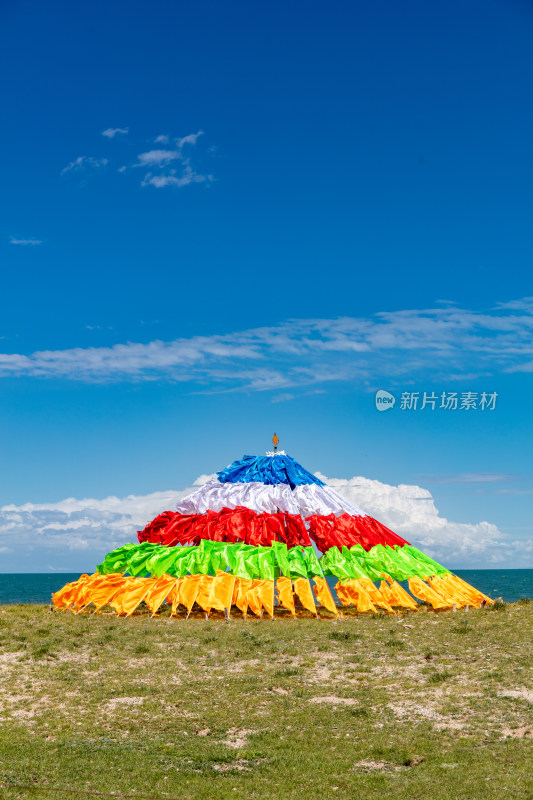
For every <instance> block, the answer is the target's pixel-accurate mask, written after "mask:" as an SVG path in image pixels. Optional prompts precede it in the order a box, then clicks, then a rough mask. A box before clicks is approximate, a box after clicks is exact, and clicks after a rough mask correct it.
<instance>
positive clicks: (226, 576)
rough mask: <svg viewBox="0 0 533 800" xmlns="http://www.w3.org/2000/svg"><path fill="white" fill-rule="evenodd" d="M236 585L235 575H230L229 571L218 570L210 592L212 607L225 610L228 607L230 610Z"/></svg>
mask: <svg viewBox="0 0 533 800" xmlns="http://www.w3.org/2000/svg"><path fill="white" fill-rule="evenodd" d="M234 585H235V577H234V576H233V575H230V573H229V572H224V571H223V570H221V569H219V570H217V574H216V576H215V578H214V579H213V583H212V584H211V592H210V594H209V602H210V603H211V608H216V609H217V611H224V609H225V608H227V610H228V612H229V611H230V609H231V600H232V598H233V587H234Z"/></svg>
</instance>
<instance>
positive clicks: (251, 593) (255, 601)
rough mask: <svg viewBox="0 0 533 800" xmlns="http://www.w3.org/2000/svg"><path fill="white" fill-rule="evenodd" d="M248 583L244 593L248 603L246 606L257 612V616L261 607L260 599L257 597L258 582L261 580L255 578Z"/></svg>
mask: <svg viewBox="0 0 533 800" xmlns="http://www.w3.org/2000/svg"><path fill="white" fill-rule="evenodd" d="M250 583H251V585H250V587H249V588H248V591H247V593H246V601H247V603H248V608H249V609H250V611H252V612H253V613H254V614H257V616H258V617H259V616H260V615H261V608H262V604H261V599H260V597H259V584H260V583H261V581H260V580H259V578H255V579H254V580H253V581H251V582H250Z"/></svg>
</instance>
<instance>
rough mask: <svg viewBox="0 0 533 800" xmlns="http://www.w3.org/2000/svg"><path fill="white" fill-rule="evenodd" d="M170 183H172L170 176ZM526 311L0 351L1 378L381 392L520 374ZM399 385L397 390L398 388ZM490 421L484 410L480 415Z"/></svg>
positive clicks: (304, 323)
mask: <svg viewBox="0 0 533 800" xmlns="http://www.w3.org/2000/svg"><path fill="white" fill-rule="evenodd" d="M171 177H172V176H171ZM532 333H533V310H532V312H531V313H528V312H526V311H524V312H521V313H517V312H515V311H503V310H501V309H499V310H497V311H495V312H494V311H493V312H490V313H481V312H473V311H469V310H467V309H458V308H446V309H443V308H435V309H423V310H408V311H396V312H386V313H378V314H375V315H374V316H371V317H342V318H338V319H293V320H288V321H287V322H284V323H281V324H280V325H277V326H271V327H263V328H252V329H248V330H244V331H236V332H233V333H227V334H220V335H213V336H195V337H191V338H189V339H176V340H173V341H169V342H164V341H161V340H154V341H151V342H149V343H147V344H141V343H134V342H126V343H124V344H116V345H113V346H111V347H99V348H96V347H91V348H82V347H77V348H72V349H70V350H47V351H38V352H34V353H31V354H29V355H26V354H22V353H9V354H8V353H5V354H1V353H0V377H2V376H7V375H11V376H13V375H32V376H34V377H43V378H54V377H60V378H69V379H72V380H85V381H116V380H133V381H139V380H158V379H162V378H165V379H169V380H173V381H181V382H194V383H196V384H198V385H200V387H201V388H202V390H203V391H213V390H214V389H216V390H223V391H229V390H237V389H246V390H255V391H263V390H277V391H279V390H281V389H285V390H290V389H292V388H294V387H311V386H315V387H317V388H318V385H319V384H327V383H331V382H336V383H339V382H345V383H346V382H349V383H352V384H353V383H357V384H360V385H363V386H365V387H367V388H368V389H375V388H379V387H380V384H383V383H384V382H386V385H387V386H388V387H389V388H392V389H394V388H395V387H397V386H400V387H401V388H402V389H405V388H406V387H405V381H406V380H408V381H409V383H410V385H412V384H413V382H414V381H416V380H417V379H423V380H424V381H425V382H426V383H427V381H428V380H432V381H435V382H437V381H439V382H442V383H443V385H444V386H448V385H449V381H450V375H453V376H454V377H455V379H462V380H466V379H472V378H473V376H480V375H481V376H484V377H485V379H486V391H488V392H491V391H495V386H494V384H493V379H492V377H491V376H494V375H497V374H501V373H503V372H506V371H509V370H510V369H511V368H513V365H514V369H516V370H519V369H520V370H527V368H528V362H530V360H531V358H532V356H533V337H532ZM402 384H404V385H403V386H402ZM486 413H492V412H486Z"/></svg>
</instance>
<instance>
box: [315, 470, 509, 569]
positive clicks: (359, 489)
mask: <svg viewBox="0 0 533 800" xmlns="http://www.w3.org/2000/svg"><path fill="white" fill-rule="evenodd" d="M317 474H318V476H319V477H320V478H321V479H322V480H324V481H325V482H326V483H327V484H328V485H329V486H331V488H332V489H335V491H337V492H338V493H339V494H341V495H342V496H343V497H345V498H346V499H347V500H350V501H351V502H352V503H356V504H357V505H358V506H360V507H361V508H362V509H363V510H364V511H365V512H366V513H367V514H370V515H371V516H373V517H374V518H375V519H378V520H379V521H380V522H382V523H383V524H384V525H386V526H387V527H388V528H390V529H391V530H393V531H395V532H396V533H398V534H399V535H400V536H403V537H404V538H405V539H407V540H408V541H410V542H411V544H414V545H415V546H416V547H418V548H419V549H420V550H423V551H424V552H425V553H427V554H428V555H430V556H431V557H432V558H435V559H436V560H437V561H439V562H440V563H443V564H444V565H445V566H448V567H455V568H459V567H460V566H462V567H463V568H467V567H471V568H478V567H483V566H484V567H489V566H494V567H495V566H497V565H498V563H500V562H501V561H504V560H506V561H507V563H509V562H510V561H512V560H513V559H516V560H518V558H519V555H520V552H522V548H523V543H520V545H518V543H515V542H512V541H510V540H509V539H508V538H507V537H506V536H504V534H503V533H502V532H501V531H500V530H499V529H498V527H497V526H496V525H494V524H492V523H490V522H476V523H466V522H454V521H451V520H448V519H446V518H445V517H442V516H441V515H440V513H439V511H438V509H437V508H436V506H435V501H434V499H433V496H432V494H431V492H429V491H428V490H427V489H423V488H422V487H420V486H416V485H408V484H399V485H398V486H390V485H389V484H386V483H381V482H380V481H376V480H371V479H369V478H363V477H355V478H348V479H344V478H326V477H325V476H324V475H321V474H320V473H317Z"/></svg>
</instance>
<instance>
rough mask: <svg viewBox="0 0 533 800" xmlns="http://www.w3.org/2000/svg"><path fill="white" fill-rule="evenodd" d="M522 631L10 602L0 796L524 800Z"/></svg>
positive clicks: (423, 617) (419, 618) (2, 632)
mask: <svg viewBox="0 0 533 800" xmlns="http://www.w3.org/2000/svg"><path fill="white" fill-rule="evenodd" d="M532 621H533V605H526V604H514V605H507V606H505V605H504V606H503V607H498V608H497V609H496V610H491V609H485V610H479V611H471V612H469V613H468V614H466V613H464V612H457V613H451V612H448V613H444V614H432V613H419V614H416V615H411V616H409V617H398V618H391V617H386V616H376V617H364V618H363V617H359V618H356V617H352V618H349V619H346V620H344V621H341V622H334V621H332V620H321V621H315V620H311V619H298V620H291V619H276V620H275V621H273V622H272V621H270V620H266V619H265V620H251V619H249V620H248V621H247V622H243V621H241V620H233V621H231V622H229V623H228V624H226V623H224V622H223V621H218V620H217V621H214V620H213V621H211V620H210V621H205V620H202V619H190V620H189V621H187V622H185V621H183V620H178V621H170V620H169V619H168V617H166V616H164V615H163V616H161V617H158V618H155V619H150V618H149V617H148V616H147V615H144V614H140V615H138V616H135V617H133V618H131V619H117V618H116V617H114V616H111V615H108V614H100V615H94V616H87V615H79V616H73V615H70V614H64V613H57V612H56V613H54V614H50V613H49V612H48V609H47V608H44V607H42V606H26V607H25V606H5V607H3V608H0V645H1V646H0V780H1V781H2V782H3V787H2V786H1V785H0V798H6V800H7V799H8V798H9V799H10V800H11V798H22V797H36V798H37V797H38V798H43V800H47V798H57V797H60V796H68V797H73V798H74V797H78V796H80V797H81V796H82V795H81V794H80V792H81V791H82V790H87V791H95V792H104V793H111V792H114V793H116V794H115V796H117V794H118V795H119V796H120V794H129V795H134V796H139V797H140V796H150V797H157V798H165V797H167V798H178V797H179V798H182V797H184V796H185V797H187V800H198V799H200V798H208V797H209V798H213V797H216V798H217V799H218V798H229V797H233V798H234V797H235V796H238V797H241V798H246V800H249V799H250V798H262V799H263V798H286V799H287V800H292V798H300V797H301V795H302V793H303V792H305V796H306V800H314V799H315V798H316V800H318V798H320V800H323V798H325V797H329V796H330V795H331V794H332V793H334V794H335V796H336V797H346V798H351V797H353V796H360V797H362V798H365V800H367V799H369V798H378V797H379V798H383V797H386V796H388V797H409V798H412V799H413V800H425V799H426V798H428V800H429V798H434V797H437V796H438V797H439V800H477V798H479V800H481V799H482V798H483V800H500V798H502V797H506V798H508V799H509V800H512V799H513V798H526V797H531V796H532V787H531V784H530V785H529V786H528V781H529V780H530V778H529V774H530V769H529V764H528V755H529V757H530V756H531V744H532V743H531V737H532V734H533V724H532V718H531V699H532V698H531V687H532V684H531V651H530V643H531V623H532ZM16 785H24V786H31V785H35V786H38V787H50V788H49V789H46V788H44V789H43V788H39V789H31V790H30V789H17V788H16ZM53 787H56V788H57V787H67V788H69V789H71V790H72V791H71V792H68V794H67V795H61V794H60V793H58V792H57V791H55V790H54V788H53Z"/></svg>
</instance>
